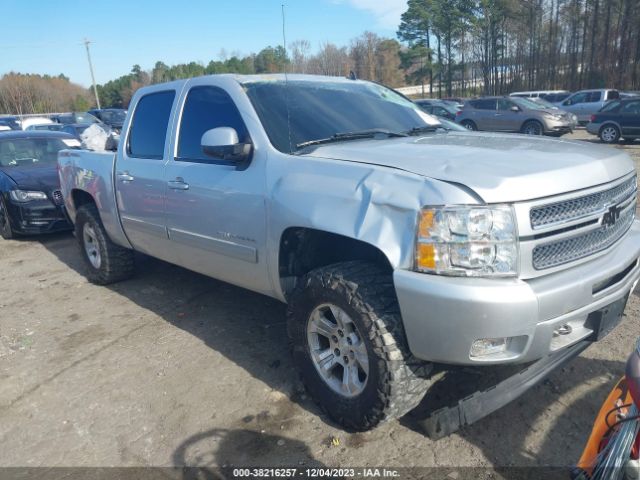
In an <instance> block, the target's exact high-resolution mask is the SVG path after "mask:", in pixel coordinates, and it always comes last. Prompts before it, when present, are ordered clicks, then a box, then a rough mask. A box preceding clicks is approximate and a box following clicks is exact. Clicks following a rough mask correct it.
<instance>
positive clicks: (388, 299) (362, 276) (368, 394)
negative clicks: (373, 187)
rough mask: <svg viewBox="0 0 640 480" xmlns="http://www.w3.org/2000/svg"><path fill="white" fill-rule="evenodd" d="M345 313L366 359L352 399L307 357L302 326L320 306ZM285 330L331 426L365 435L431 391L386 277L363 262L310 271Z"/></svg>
mask: <svg viewBox="0 0 640 480" xmlns="http://www.w3.org/2000/svg"><path fill="white" fill-rule="evenodd" d="M327 303H330V304H334V305H336V306H338V307H339V308H341V309H342V310H344V312H345V313H347V314H348V315H349V316H350V317H351V319H352V320H353V323H354V324H355V325H356V327H357V328H358V331H359V332H360V333H361V336H362V337H363V338H362V340H363V341H364V343H365V345H366V349H367V355H368V359H369V374H368V377H367V382H366V384H365V387H364V389H363V390H362V392H361V393H360V394H358V395H357V396H355V397H345V396H343V395H340V394H339V393H336V392H335V391H333V390H332V389H331V388H330V387H329V386H328V385H327V383H325V381H324V380H323V379H322V377H321V376H320V374H319V373H318V371H317V370H316V367H315V365H314V363H313V360H312V358H311V354H310V351H309V348H310V347H309V342H308V340H307V322H309V317H310V314H311V312H313V311H314V309H315V308H316V307H318V306H319V305H322V304H327ZM287 329H288V334H289V339H290V341H291V344H292V350H293V358H294V362H295V364H296V366H297V368H298V369H299V372H300V375H301V377H302V381H303V383H304V384H305V386H306V388H307V390H308V391H309V393H310V395H311V397H312V398H313V399H314V400H315V401H316V402H317V403H318V404H319V405H320V407H321V408H322V409H323V410H324V411H325V412H326V413H327V415H329V416H330V417H331V418H332V419H333V420H334V421H335V422H337V423H339V424H340V425H342V426H344V427H346V428H347V429H351V430H357V431H364V430H369V429H371V428H373V427H375V426H376V425H378V424H380V423H382V422H385V421H388V420H391V419H395V418H399V417H402V416H403V415H405V414H406V413H407V412H409V411H410V410H412V409H413V408H415V407H416V406H417V405H418V404H419V403H420V401H421V400H422V398H423V397H424V395H425V393H426V392H427V390H428V388H429V386H430V380H429V373H430V372H431V369H432V365H431V364H430V363H427V362H424V361H421V360H418V359H416V358H415V357H414V356H413V355H412V354H411V352H410V351H409V347H408V345H407V339H406V336H405V333H404V328H403V325H402V319H401V316H400V310H399V307H398V301H397V298H396V294H395V289H394V286H393V281H392V276H391V274H390V272H388V271H385V270H384V269H382V268H380V267H378V266H376V265H373V264H370V263H367V262H362V261H352V262H344V263H337V264H334V265H329V266H326V267H321V268H318V269H316V270H313V271H311V272H309V273H308V274H307V275H305V276H304V277H303V278H302V279H301V280H300V282H299V283H298V285H297V287H296V289H295V290H294V292H293V293H292V294H291V297H290V301H289V306H288V312H287Z"/></svg>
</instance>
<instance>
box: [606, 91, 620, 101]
mask: <svg viewBox="0 0 640 480" xmlns="http://www.w3.org/2000/svg"><path fill="white" fill-rule="evenodd" d="M618 98H620V94H619V93H618V92H617V91H616V90H610V91H608V92H607V100H617V99H618Z"/></svg>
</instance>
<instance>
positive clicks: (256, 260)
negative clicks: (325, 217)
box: [165, 78, 271, 292]
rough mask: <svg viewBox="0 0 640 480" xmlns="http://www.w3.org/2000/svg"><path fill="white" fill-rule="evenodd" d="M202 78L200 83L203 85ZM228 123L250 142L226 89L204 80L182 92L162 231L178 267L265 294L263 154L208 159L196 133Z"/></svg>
mask: <svg viewBox="0 0 640 480" xmlns="http://www.w3.org/2000/svg"><path fill="white" fill-rule="evenodd" d="M205 82H208V83H205ZM217 127H231V128H234V129H235V130H236V132H237V133H238V138H239V139H240V141H241V142H242V141H250V135H249V132H248V130H247V127H246V125H245V123H244V121H243V119H242V116H241V115H240V112H239V111H238V109H237V107H236V105H235V103H234V102H233V100H232V98H231V97H230V96H229V94H228V93H227V92H226V91H225V90H224V89H222V88H220V87H216V86H212V85H211V84H210V80H208V79H206V78H205V79H203V80H194V81H192V83H191V87H190V89H189V90H188V91H187V92H186V97H185V100H184V106H183V108H182V116H181V120H180V124H179V125H178V137H177V140H176V145H175V146H174V152H175V157H174V158H172V159H171V161H170V162H169V163H168V164H167V170H166V175H165V180H166V182H167V228H168V231H169V238H170V240H171V242H172V244H173V246H174V248H175V250H176V252H177V255H178V257H179V263H180V265H182V266H184V267H187V268H189V269H191V270H195V271H197V272H200V273H203V274H205V275H208V276H212V277H215V278H218V279H220V280H224V281H227V282H230V283H234V284H236V285H240V286H242V287H245V288H249V289H251V290H255V291H262V292H269V291H270V290H271V287H270V285H269V281H268V275H267V267H266V258H265V244H266V209H265V197H264V192H265V160H266V158H265V156H264V155H263V156H261V155H260V154H259V153H257V152H254V157H253V158H252V159H251V163H250V164H249V165H248V166H242V167H239V166H238V165H236V164H234V163H232V162H229V161H224V160H218V159H214V158H212V157H208V156H207V155H205V154H204V153H203V152H202V147H201V138H202V135H203V134H204V133H205V132H206V131H207V130H210V129H213V128H217Z"/></svg>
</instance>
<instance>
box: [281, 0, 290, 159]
mask: <svg viewBox="0 0 640 480" xmlns="http://www.w3.org/2000/svg"><path fill="white" fill-rule="evenodd" d="M280 6H281V8H282V43H283V47H284V60H283V63H284V65H283V67H284V90H285V93H284V103H285V106H286V108H287V132H288V134H289V153H293V143H291V114H290V112H289V78H288V76H287V60H288V58H289V55H288V53H287V35H286V33H285V21H284V20H285V19H284V3H283V4H281V5H280Z"/></svg>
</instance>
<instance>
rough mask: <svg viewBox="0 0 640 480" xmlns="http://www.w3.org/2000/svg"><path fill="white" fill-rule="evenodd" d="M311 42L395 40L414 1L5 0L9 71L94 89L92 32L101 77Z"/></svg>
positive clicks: (0, 43)
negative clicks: (370, 37)
mask: <svg viewBox="0 0 640 480" xmlns="http://www.w3.org/2000/svg"><path fill="white" fill-rule="evenodd" d="M282 4H284V5H285V24H286V38H287V43H291V42H292V41H294V40H301V39H306V40H309V41H310V42H311V46H312V51H315V50H316V49H317V48H318V46H319V45H320V44H321V43H322V42H326V41H329V42H332V43H335V44H337V45H347V44H348V42H349V40H350V39H352V38H353V37H356V36H358V35H360V34H361V33H362V32H364V31H365V30H369V31H373V32H375V33H377V34H378V35H381V36H385V37H392V38H395V36H396V35H395V33H396V30H397V28H398V25H399V23H400V15H401V14H402V12H403V11H404V10H406V0H182V1H176V0H102V1H100V0H98V1H96V0H62V1H57V2H56V1H51V0H29V1H27V0H0V7H1V8H0V11H2V17H3V20H4V21H3V22H2V23H3V28H2V35H1V38H2V40H0V76H1V75H2V74H4V73H7V72H10V71H14V72H21V73H39V74H49V75H58V74H60V73H64V74H65V75H66V76H68V77H69V78H70V79H71V81H73V82H76V83H79V84H81V85H83V86H86V87H88V86H89V85H91V75H90V73H89V67H88V63H87V57H86V50H85V47H84V44H83V41H84V39H85V38H87V39H88V40H90V41H91V44H90V47H91V57H92V60H93V66H94V71H95V75H96V81H97V82H98V83H105V82H107V81H109V80H113V79H114V78H117V77H119V76H121V75H125V74H127V73H129V72H130V71H131V67H132V66H133V65H135V64H138V65H140V66H141V67H142V68H143V69H145V70H148V69H151V68H153V65H154V64H155V62H156V61H158V60H160V61H163V62H164V63H166V64H168V65H173V64H176V63H188V62H191V61H195V62H202V63H204V64H205V65H206V64H207V63H208V62H209V61H210V60H220V58H221V50H222V49H224V50H225V51H226V53H227V56H230V55H231V54H234V53H235V54H240V55H246V54H249V53H257V52H258V51H260V50H261V49H262V48H264V47H266V46H268V45H272V46H275V45H278V44H282V17H281V5H282Z"/></svg>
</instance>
